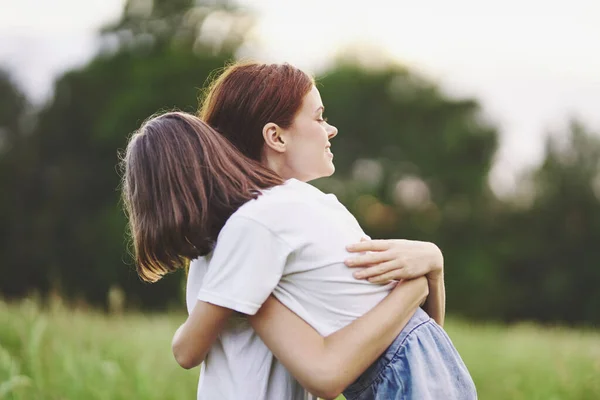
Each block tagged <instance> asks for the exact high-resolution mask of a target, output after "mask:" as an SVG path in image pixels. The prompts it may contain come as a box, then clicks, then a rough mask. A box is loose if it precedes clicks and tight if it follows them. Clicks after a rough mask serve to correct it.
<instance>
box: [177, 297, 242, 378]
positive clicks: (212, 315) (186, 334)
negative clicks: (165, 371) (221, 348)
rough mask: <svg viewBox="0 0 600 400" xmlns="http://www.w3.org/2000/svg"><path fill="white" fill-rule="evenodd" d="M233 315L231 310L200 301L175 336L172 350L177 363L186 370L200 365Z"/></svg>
mask: <svg viewBox="0 0 600 400" xmlns="http://www.w3.org/2000/svg"><path fill="white" fill-rule="evenodd" d="M231 314H233V310H231V309H229V308H225V307H220V306H216V305H214V304H210V303H206V302H204V301H200V300H198V301H197V302H196V305H195V306H194V309H193V310H192V312H191V313H190V315H189V316H188V318H187V320H186V321H185V322H184V323H183V325H181V326H180V327H179V328H178V329H177V331H176V332H175V335H173V341H172V343H171V349H172V350H173V355H174V356H175V360H177V363H178V364H179V365H181V366H182V367H183V368H185V369H190V368H194V367H196V366H198V365H200V364H201V363H202V361H204V358H205V357H206V354H207V353H208V350H209V349H210V347H211V346H212V345H213V343H214V341H215V339H216V338H217V336H218V335H219V333H220V332H221V330H222V329H223V327H224V326H225V323H226V322H227V319H228V318H229V317H230V316H231Z"/></svg>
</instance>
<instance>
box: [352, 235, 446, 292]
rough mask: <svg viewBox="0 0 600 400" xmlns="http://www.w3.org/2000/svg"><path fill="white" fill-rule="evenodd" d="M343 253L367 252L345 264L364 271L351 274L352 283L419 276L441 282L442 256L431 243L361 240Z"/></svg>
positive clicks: (383, 281) (401, 240)
mask: <svg viewBox="0 0 600 400" xmlns="http://www.w3.org/2000/svg"><path fill="white" fill-rule="evenodd" d="M346 249H347V250H348V251H349V252H351V253H361V252H367V253H366V254H362V255H357V256H355V257H351V258H349V259H347V260H346V261H345V263H346V265H347V266H348V267H352V268H354V267H366V268H364V269H362V270H358V271H356V272H355V273H354V277H355V278H356V279H367V280H368V281H369V282H372V283H385V282H388V281H391V280H401V279H413V278H417V277H420V276H426V277H427V278H428V279H429V280H437V279H440V278H442V279H443V271H444V256H443V255H442V252H441V250H440V249H439V248H438V247H437V246H436V245H435V244H433V243H431V242H421V241H416V240H404V239H388V240H368V239H367V240H365V239H363V240H361V242H360V243H355V244H351V245H349V246H348V247H347V248H346Z"/></svg>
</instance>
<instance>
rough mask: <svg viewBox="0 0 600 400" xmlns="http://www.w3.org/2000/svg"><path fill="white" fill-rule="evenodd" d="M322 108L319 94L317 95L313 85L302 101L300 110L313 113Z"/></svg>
mask: <svg viewBox="0 0 600 400" xmlns="http://www.w3.org/2000/svg"><path fill="white" fill-rule="evenodd" d="M322 106H323V101H321V93H319V89H317V87H316V86H314V85H313V87H312V89H311V90H310V92H308V93H307V94H306V95H305V96H304V100H303V101H302V110H303V111H306V112H310V113H315V112H316V111H317V109H318V108H319V107H322Z"/></svg>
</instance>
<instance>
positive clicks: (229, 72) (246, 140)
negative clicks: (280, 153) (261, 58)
mask: <svg viewBox="0 0 600 400" xmlns="http://www.w3.org/2000/svg"><path fill="white" fill-rule="evenodd" d="M313 85H314V79H313V78H311V77H310V76H309V75H307V74H306V73H305V72H303V71H301V70H299V69H298V68H296V67H293V66H291V65H289V64H260V63H255V62H245V63H241V62H238V63H235V64H232V65H230V66H228V67H226V68H225V70H224V71H223V73H222V74H221V75H220V76H219V77H218V78H217V79H215V80H214V81H213V82H212V84H210V86H209V87H208V89H207V92H206V96H205V98H204V101H203V102H202V106H201V107H200V111H199V114H200V118H202V120H203V121H206V123H207V124H209V125H210V126H212V127H213V128H214V129H215V130H217V131H218V132H219V133H221V134H222V135H223V136H225V137H226V138H227V139H228V140H229V141H230V142H231V143H232V144H233V145H234V146H235V147H237V148H238V150H240V151H241V152H242V153H243V154H244V155H246V156H248V157H250V158H252V159H253V160H256V161H261V155H262V149H263V147H264V139H263V135H262V130H263V128H264V126H265V125H266V124H267V123H269V122H273V123H275V124H277V125H279V126H280V127H282V128H284V129H287V128H289V127H290V126H291V125H292V122H293V121H294V117H295V116H296V114H297V113H298V111H299V110H300V107H301V106H302V100H303V99H304V96H306V94H307V93H308V92H310V90H311V88H312V87H313Z"/></svg>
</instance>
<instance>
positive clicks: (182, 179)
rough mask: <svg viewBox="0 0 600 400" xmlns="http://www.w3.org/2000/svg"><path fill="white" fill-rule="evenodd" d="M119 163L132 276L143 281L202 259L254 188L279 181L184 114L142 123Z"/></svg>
mask: <svg viewBox="0 0 600 400" xmlns="http://www.w3.org/2000/svg"><path fill="white" fill-rule="evenodd" d="M121 165H122V168H123V171H124V174H123V182H122V194H123V200H124V204H125V210H126V212H127V215H128V217H129V227H130V230H131V236H132V239H133V245H134V250H135V260H136V264H137V272H138V274H139V276H140V277H141V278H142V279H143V280H145V281H149V282H155V281H157V280H159V279H160V278H161V277H162V276H163V275H165V274H166V273H168V272H172V271H175V270H176V269H178V268H182V267H185V266H186V265H187V264H188V262H189V260H192V259H194V258H197V257H199V256H203V255H206V254H208V253H209V252H210V251H211V250H212V247H213V245H214V243H215V242H216V240H217V236H218V234H219V232H220V230H221V228H222V227H223V225H224V224H225V222H226V221H227V219H228V218H229V217H230V216H231V214H233V213H234V212H235V211H236V210H237V209H238V208H239V207H240V206H241V205H242V204H244V203H246V202H247V201H248V200H250V199H255V198H257V197H258V195H259V194H260V190H262V189H266V188H269V187H273V186H276V185H279V184H281V183H283V180H282V179H281V178H280V177H279V176H278V175H276V174H275V173H274V172H273V171H271V170H269V169H267V168H265V167H264V166H262V165H261V164H260V163H258V162H256V161H254V160H251V159H249V158H248V157H245V156H244V155H242V154H241V153H240V152H239V151H238V150H237V149H236V148H235V147H234V146H232V145H231V144H230V143H228V141H227V140H226V139H225V138H224V137H223V136H221V135H220V134H218V133H217V132H215V131H214V130H213V129H212V128H211V127H210V126H208V125H207V124H206V123H204V122H202V121H201V120H200V119H199V118H197V117H195V116H193V115H190V114H186V113H183V112H168V113H165V114H162V115H158V116H155V117H152V118H150V119H148V120H147V121H146V122H144V124H143V125H142V126H141V128H140V129H139V130H138V131H137V132H135V133H134V134H133V136H132V137H131V139H130V141H129V144H128V145H127V150H126V152H125V155H124V157H123V159H122V161H121Z"/></svg>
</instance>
